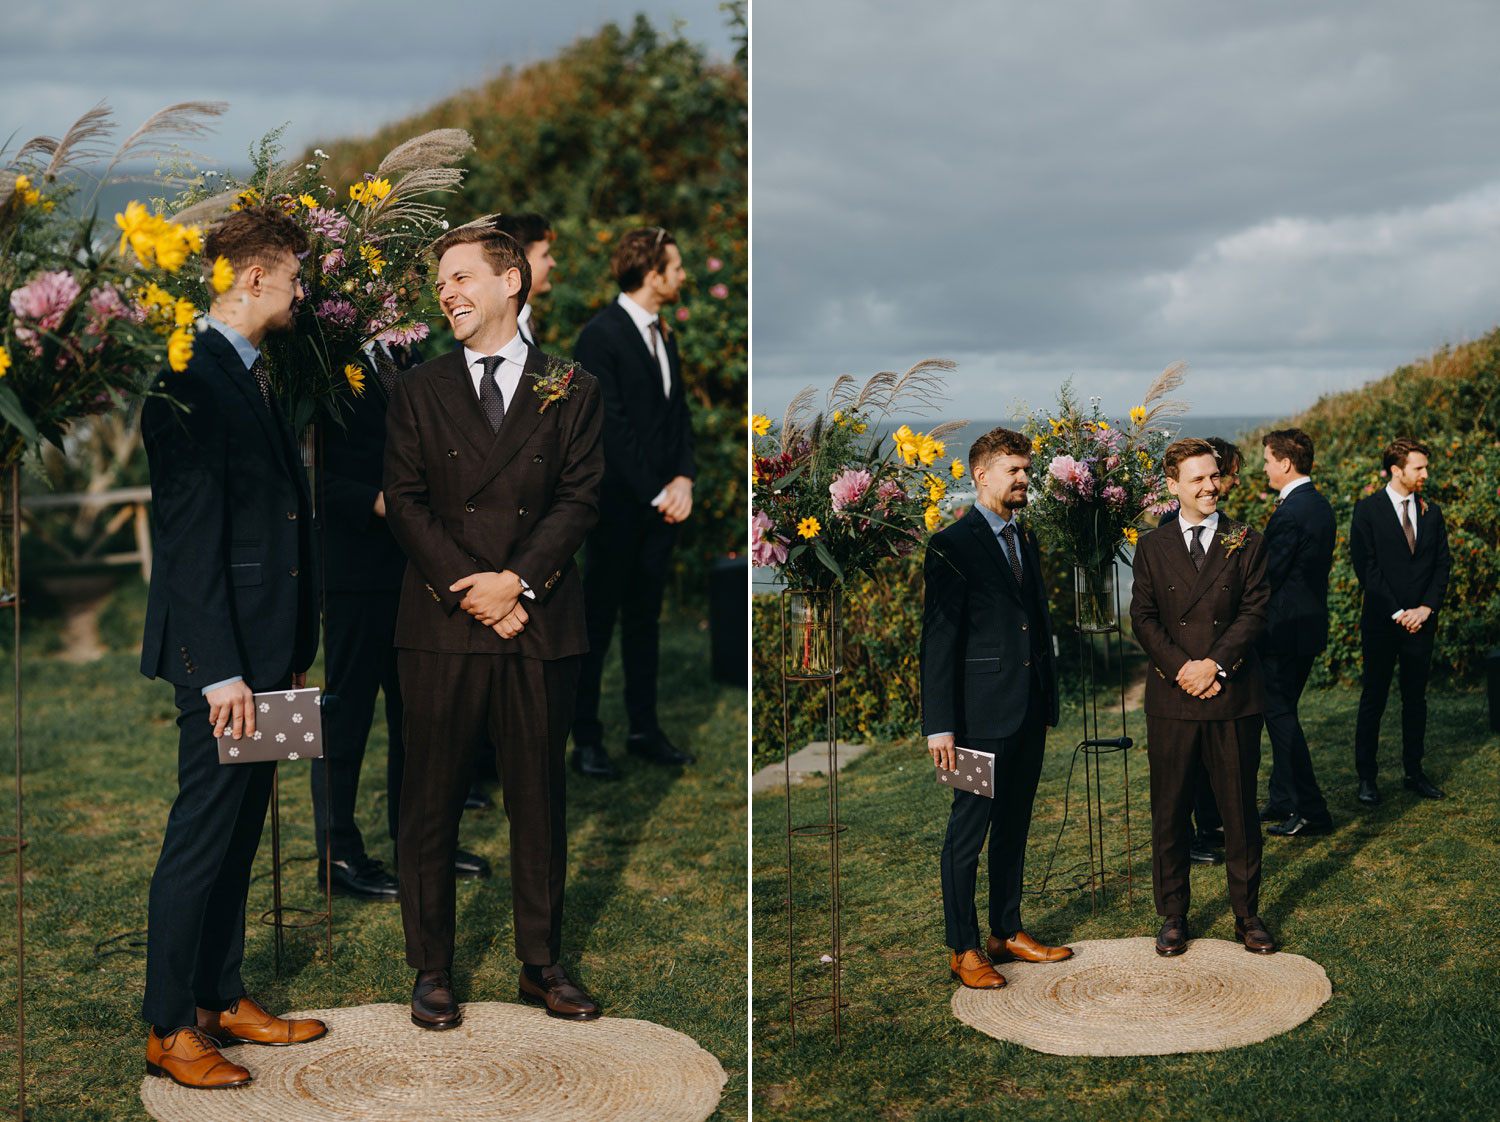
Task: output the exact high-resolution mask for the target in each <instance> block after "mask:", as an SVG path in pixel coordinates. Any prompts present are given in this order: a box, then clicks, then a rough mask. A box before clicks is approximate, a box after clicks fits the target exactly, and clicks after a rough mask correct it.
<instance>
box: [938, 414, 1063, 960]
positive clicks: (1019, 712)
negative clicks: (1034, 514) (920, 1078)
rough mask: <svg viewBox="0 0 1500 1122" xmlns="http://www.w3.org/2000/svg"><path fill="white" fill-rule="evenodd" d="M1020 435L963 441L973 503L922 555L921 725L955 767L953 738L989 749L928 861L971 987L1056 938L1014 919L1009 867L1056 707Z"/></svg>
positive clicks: (1026, 454)
mask: <svg viewBox="0 0 1500 1122" xmlns="http://www.w3.org/2000/svg"><path fill="white" fill-rule="evenodd" d="M1030 467H1031V442H1030V441H1028V440H1027V439H1026V437H1025V436H1023V435H1022V434H1020V433H1018V432H1013V431H1012V430H1010V429H1005V428H997V429H992V430H990V431H989V432H987V433H985V434H984V435H983V436H981V437H980V438H979V439H978V440H976V441H975V442H974V445H973V447H972V448H970V449H969V472H970V474H971V476H972V477H973V479H974V485H975V487H976V488H977V489H978V493H979V494H978V499H977V501H976V502H975V504H974V508H973V509H972V510H970V511H969V513H968V514H966V515H965V516H964V517H963V518H961V519H960V520H959V521H958V522H956V523H954V524H953V525H951V526H948V527H945V528H944V529H942V530H940V531H938V532H937V533H936V534H934V535H933V536H932V538H931V540H930V541H929V542H928V544H927V557H926V560H925V562H924V564H923V567H922V575H923V601H922V646H921V651H920V660H921V666H922V732H923V733H924V734H925V735H926V737H927V750H928V752H929V754H930V755H931V756H932V762H933V764H934V766H936V767H940V768H946V769H947V770H949V771H955V770H957V763H956V749H957V748H970V749H973V750H976V751H980V752H990V753H992V754H993V755H994V757H995V782H994V791H995V797H994V798H993V799H990V798H985V797H984V796H983V795H975V794H972V793H970V792H968V791H963V790H959V789H957V788H955V789H954V791H953V806H952V809H951V810H950V811H949V814H948V829H947V832H946V833H945V835H944V837H943V853H942V859H941V870H942V884H943V919H944V927H945V930H946V937H947V940H948V946H949V948H950V949H951V950H952V952H953V954H952V957H951V959H950V961H949V970H950V971H951V972H952V974H953V976H954V978H956V979H957V980H958V981H960V982H962V983H963V984H964V985H965V986H969V987H970V988H972V989H998V988H1000V987H1001V986H1003V985H1005V979H1004V978H1003V977H1001V975H1000V973H999V971H997V970H996V969H995V967H994V965H993V963H994V962H1007V961H1010V960H1011V959H1016V958H1019V959H1023V960H1025V961H1027V962H1058V961H1061V960H1062V959H1065V958H1070V957H1072V954H1073V952H1072V950H1070V949H1069V948H1067V947H1049V946H1047V945H1045V944H1043V943H1039V942H1037V940H1035V939H1033V938H1032V937H1031V936H1030V935H1028V934H1027V933H1026V932H1025V930H1023V929H1022V927H1021V879H1022V869H1023V865H1024V863H1025V857H1026V833H1027V831H1028V829H1030V826H1031V804H1032V800H1033V799H1034V798H1035V797H1036V785H1037V779H1038V777H1039V776H1040V775H1041V770H1042V750H1043V749H1044V748H1045V747H1046V742H1047V729H1048V727H1050V726H1055V725H1056V724H1057V719H1058V693H1057V670H1056V667H1055V666H1054V664H1053V660H1052V624H1051V620H1050V618H1049V615H1048V611H1047V592H1046V588H1047V583H1046V580H1045V579H1044V578H1043V575H1042V555H1041V553H1040V552H1039V551H1038V549H1037V545H1036V538H1035V537H1034V536H1033V534H1032V533H1031V531H1030V530H1028V529H1026V528H1025V527H1023V526H1021V525H1020V523H1019V522H1018V521H1017V520H1016V514H1017V512H1019V511H1020V510H1021V509H1022V508H1023V507H1024V506H1025V505H1026V497H1027V496H1026V492H1027V486H1028V482H1029V479H1028V475H1027V473H1028V471H1029V470H1030ZM986 834H989V835H991V837H990V859H989V881H990V899H989V928H990V934H989V937H988V939H987V940H986V941H985V945H984V950H983V951H982V952H981V950H980V944H979V917H978V914H977V913H976V911H975V907H974V888H975V883H976V881H977V879H978V872H979V852H980V850H981V849H983V848H984V839H985V835H986Z"/></svg>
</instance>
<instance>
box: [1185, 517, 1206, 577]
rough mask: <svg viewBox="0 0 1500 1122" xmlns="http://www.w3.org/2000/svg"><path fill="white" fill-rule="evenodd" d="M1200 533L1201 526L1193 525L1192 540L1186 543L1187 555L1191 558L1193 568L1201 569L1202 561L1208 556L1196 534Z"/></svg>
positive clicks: (1201, 540)
mask: <svg viewBox="0 0 1500 1122" xmlns="http://www.w3.org/2000/svg"><path fill="white" fill-rule="evenodd" d="M1201 533H1203V527H1202V526H1194V527H1193V529H1192V536H1193V540H1192V542H1191V543H1190V544H1189V545H1188V556H1189V557H1191V558H1192V559H1193V568H1194V569H1202V568H1203V561H1204V559H1205V558H1206V557H1207V556H1208V552H1207V551H1206V550H1205V549H1204V548H1203V539H1202V538H1201V537H1199V536H1198V535H1199V534H1201Z"/></svg>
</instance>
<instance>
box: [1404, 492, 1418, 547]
mask: <svg viewBox="0 0 1500 1122" xmlns="http://www.w3.org/2000/svg"><path fill="white" fill-rule="evenodd" d="M1401 532H1402V533H1403V534H1405V535H1406V548H1407V549H1409V550H1411V551H1412V552H1413V553H1415V552H1416V551H1417V528H1416V527H1415V526H1413V525H1412V524H1411V497H1410V496H1407V497H1406V498H1404V499H1402V500H1401Z"/></svg>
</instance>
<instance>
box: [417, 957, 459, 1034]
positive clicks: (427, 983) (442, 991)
mask: <svg viewBox="0 0 1500 1122" xmlns="http://www.w3.org/2000/svg"><path fill="white" fill-rule="evenodd" d="M463 1019H464V1011H463V1010H462V1009H461V1008H459V1005H458V1000H457V999H456V998H455V997H454V996H453V980H452V979H451V978H450V977H449V976H448V971H446V970H419V971H417V980H416V982H415V983H414V984H413V985H412V988H411V1023H412V1024H414V1025H416V1026H417V1027H418V1028H424V1029H434V1030H436V1031H438V1032H441V1031H442V1030H443V1029H451V1028H457V1027H458V1026H459V1024H460V1023H461V1022H462V1021H463Z"/></svg>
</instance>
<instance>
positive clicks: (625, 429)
mask: <svg viewBox="0 0 1500 1122" xmlns="http://www.w3.org/2000/svg"><path fill="white" fill-rule="evenodd" d="M610 267H611V271H612V272H613V274H614V277H615V281H616V282H617V283H618V284H619V286H620V295H619V297H618V298H617V299H616V300H615V302H614V303H612V304H610V305H609V307H607V308H605V309H604V311H602V312H600V313H599V314H598V315H596V316H595V317H594V318H593V319H591V320H589V322H588V324H587V325H586V326H585V327H584V329H583V331H582V333H581V334H580V335H579V336H578V342H577V344H576V345H575V346H574V348H573V354H574V357H576V358H577V359H578V361H579V362H580V363H582V364H583V367H584V369H586V370H588V371H589V372H590V373H591V374H593V375H594V376H595V377H596V378H598V379H599V389H600V392H601V394H602V395H603V398H604V415H605V423H604V463H605V468H604V485H603V487H602V488H601V489H600V491H599V524H598V525H597V526H595V527H594V530H593V532H592V533H590V534H589V541H588V549H587V551H586V552H585V555H584V570H583V592H584V603H585V610H586V612H587V613H588V628H589V652H588V654H587V655H586V656H585V657H584V660H583V676H582V679H581V681H580V682H579V685H578V708H577V711H576V712H575V713H574V715H573V767H574V768H575V769H577V770H578V771H579V772H581V773H582V774H584V775H587V776H591V777H593V778H595V779H618V778H619V776H620V772H619V769H618V768H617V767H615V764H614V761H612V760H611V759H610V758H609V753H608V752H607V751H606V750H605V747H604V726H603V724H601V723H600V721H599V688H600V687H599V683H600V679H601V678H602V676H603V674H604V656H605V655H606V654H607V653H608V651H609V641H610V636H611V634H612V633H613V631H614V628H615V617H616V616H618V617H619V619H620V657H621V661H622V663H623V664H624V670H625V712H626V716H627V717H628V719H629V724H630V733H629V736H628V738H627V739H626V741H625V747H626V750H627V751H628V752H630V753H631V755H634V756H639V757H641V758H642V759H645V760H648V761H650V762H651V763H657V764H668V765H675V764H690V763H692V762H693V759H694V757H693V756H692V754H691V753H689V752H687V751H684V750H683V749H681V748H678V747H677V746H676V745H674V744H673V743H672V742H671V741H670V740H668V739H667V735H666V733H664V732H663V731H662V728H661V724H660V723H659V722H658V720H657V712H656V671H657V661H658V656H657V644H658V640H657V626H658V621H659V619H660V616H661V603H662V595H663V593H664V592H665V591H666V586H667V576H668V574H669V573H670V571H671V568H672V543H673V542H674V541H675V540H676V539H677V527H678V526H679V525H680V524H681V523H682V522H683V521H685V520H686V519H687V517H688V515H689V514H690V513H691V512H692V509H693V475H694V473H695V470H696V469H695V466H694V460H693V422H692V418H691V417H690V416H689V414H688V407H687V395H686V393H685V391H684V389H683V384H682V366H681V364H680V363H679V361H678V357H677V338H676V336H675V334H674V333H673V332H671V331H669V330H668V329H667V326H666V322H665V321H664V320H663V318H662V314H661V310H662V308H664V307H666V306H667V305H669V304H674V303H676V301H677V297H678V294H679V292H680V290H681V288H682V283H683V281H684V280H686V279H687V273H686V271H685V270H684V269H683V267H682V255H681V254H680V253H679V252H678V250H677V243H676V242H675V241H674V240H673V238H672V235H671V234H669V233H667V231H666V230H663V229H662V228H661V227H659V226H655V227H651V228H649V229H644V230H631V231H630V232H629V233H627V234H625V235H624V236H623V237H622V238H621V239H620V244H619V245H618V246H617V247H616V249H615V254H614V258H613V260H612V261H611V263H610Z"/></svg>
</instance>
